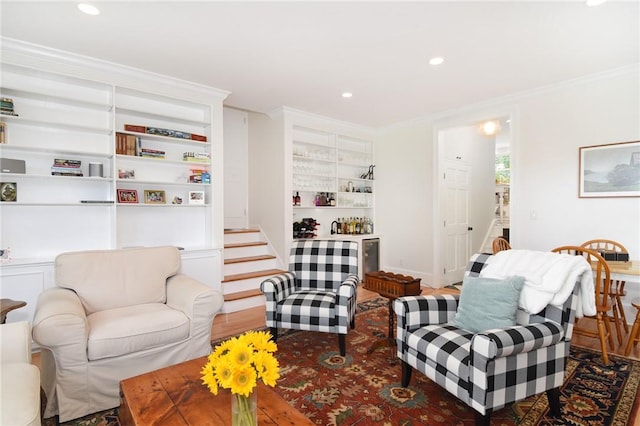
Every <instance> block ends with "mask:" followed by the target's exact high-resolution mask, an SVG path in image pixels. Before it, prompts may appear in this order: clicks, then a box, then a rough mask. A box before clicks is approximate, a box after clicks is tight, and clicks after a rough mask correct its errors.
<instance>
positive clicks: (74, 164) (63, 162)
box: [53, 158, 82, 169]
mask: <svg viewBox="0 0 640 426" xmlns="http://www.w3.org/2000/svg"><path fill="white" fill-rule="evenodd" d="M53 165H54V166H56V167H69V168H74V169H77V168H79V167H80V166H81V165H82V161H81V160H68V159H66V158H55V159H54V160H53Z"/></svg>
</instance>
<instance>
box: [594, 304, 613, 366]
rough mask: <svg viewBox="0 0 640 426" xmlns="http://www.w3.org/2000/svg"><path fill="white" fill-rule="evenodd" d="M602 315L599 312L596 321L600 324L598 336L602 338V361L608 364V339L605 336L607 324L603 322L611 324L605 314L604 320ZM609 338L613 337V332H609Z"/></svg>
mask: <svg viewBox="0 0 640 426" xmlns="http://www.w3.org/2000/svg"><path fill="white" fill-rule="evenodd" d="M602 317H603V315H602V314H601V313H598V315H597V319H596V321H597V325H598V336H599V338H600V347H601V348H602V362H603V363H604V364H605V365H606V364H609V355H608V354H607V341H606V337H605V326H604V324H603V322H605V323H606V324H607V325H609V322H608V321H607V317H606V316H604V320H603V318H602ZM607 328H610V327H607ZM609 338H611V334H609ZM612 340H613V339H612Z"/></svg>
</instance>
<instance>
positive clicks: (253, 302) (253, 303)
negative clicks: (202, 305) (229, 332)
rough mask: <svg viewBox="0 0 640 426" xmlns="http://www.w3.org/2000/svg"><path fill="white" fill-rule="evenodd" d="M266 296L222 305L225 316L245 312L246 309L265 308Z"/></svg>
mask: <svg viewBox="0 0 640 426" xmlns="http://www.w3.org/2000/svg"><path fill="white" fill-rule="evenodd" d="M264 304H265V298H264V296H254V297H247V298H245V299H240V300H233V301H231V302H224V304H223V305H222V310H221V311H220V312H221V313H223V314H229V313H231V312H237V311H243V310H245V309H250V308H255V307H257V306H264Z"/></svg>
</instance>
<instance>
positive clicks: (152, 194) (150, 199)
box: [144, 189, 167, 204]
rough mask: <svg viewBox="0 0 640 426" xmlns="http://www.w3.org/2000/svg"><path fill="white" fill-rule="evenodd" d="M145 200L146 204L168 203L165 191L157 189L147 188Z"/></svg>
mask: <svg viewBox="0 0 640 426" xmlns="http://www.w3.org/2000/svg"><path fill="white" fill-rule="evenodd" d="M144 202H145V204H166V202H167V201H166V198H165V193H164V191H162V190H157V189H145V190H144Z"/></svg>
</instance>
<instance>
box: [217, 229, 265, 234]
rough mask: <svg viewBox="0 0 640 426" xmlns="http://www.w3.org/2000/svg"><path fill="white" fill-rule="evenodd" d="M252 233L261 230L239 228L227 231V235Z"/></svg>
mask: <svg viewBox="0 0 640 426" xmlns="http://www.w3.org/2000/svg"><path fill="white" fill-rule="evenodd" d="M252 232H260V230H259V229H254V228H238V229H225V230H224V233H225V234H248V233H252Z"/></svg>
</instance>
